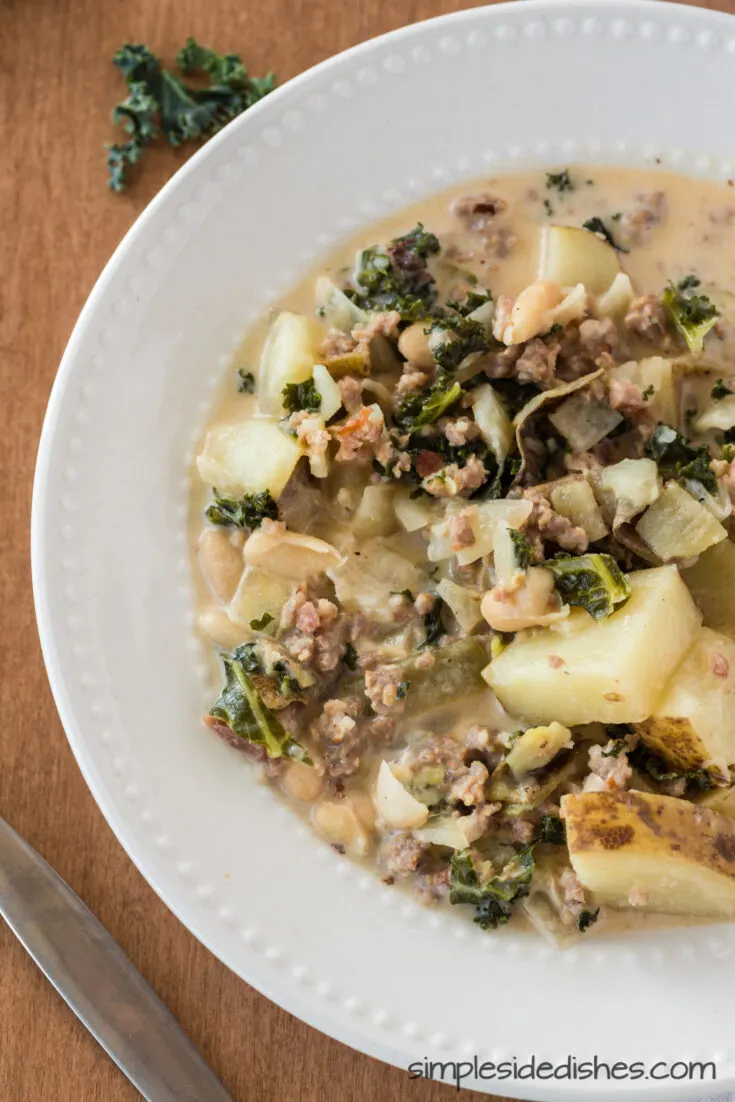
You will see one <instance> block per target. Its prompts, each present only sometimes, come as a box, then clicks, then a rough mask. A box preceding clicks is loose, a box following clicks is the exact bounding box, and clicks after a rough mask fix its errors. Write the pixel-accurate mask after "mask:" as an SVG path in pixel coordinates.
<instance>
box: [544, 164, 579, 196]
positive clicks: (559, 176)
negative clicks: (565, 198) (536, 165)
mask: <svg viewBox="0 0 735 1102" xmlns="http://www.w3.org/2000/svg"><path fill="white" fill-rule="evenodd" d="M546 186H547V188H548V189H549V191H551V189H552V188H554V189H555V190H556V191H558V192H559V193H560V194H561V193H562V192H565V191H574V184H573V182H572V179H571V177H570V175H569V169H568V168H564V169H562V171H561V172H547V173H546Z"/></svg>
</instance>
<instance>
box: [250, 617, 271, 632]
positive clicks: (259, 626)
mask: <svg viewBox="0 0 735 1102" xmlns="http://www.w3.org/2000/svg"><path fill="white" fill-rule="evenodd" d="M274 620H275V616H272V615H271V614H270V612H264V613H263V615H262V616H261V617H260V619H259V620H251V621H250V627H251V628H252V629H253V631H265V629H266V628H267V627H268V625H269V624H272V623H273V621H274Z"/></svg>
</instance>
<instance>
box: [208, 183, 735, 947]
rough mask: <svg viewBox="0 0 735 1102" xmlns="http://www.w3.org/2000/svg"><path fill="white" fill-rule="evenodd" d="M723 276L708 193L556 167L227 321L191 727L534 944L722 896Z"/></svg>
mask: <svg viewBox="0 0 735 1102" xmlns="http://www.w3.org/2000/svg"><path fill="white" fill-rule="evenodd" d="M734 293H735V189H732V188H731V187H729V186H725V185H722V186H720V185H715V184H712V183H705V182H702V181H695V180H688V179H683V178H680V177H677V176H673V175H668V174H664V173H662V172H641V171H633V170H630V171H629V170H625V171H623V170H617V169H616V170H612V169H609V170H605V169H600V168H594V169H591V168H590V169H587V168H583V167H576V168H575V167H572V168H569V169H563V170H556V171H553V172H549V173H538V172H533V173H526V174H524V175H518V176H513V177H510V176H509V177H499V178H496V179H492V180H482V181H478V182H476V183H474V184H472V185H470V186H466V185H465V186H463V187H460V188H456V189H454V190H453V191H451V192H447V193H445V194H443V195H441V196H438V197H436V198H433V199H431V200H429V201H427V202H424V203H422V204H420V205H418V206H416V207H415V208H413V209H411V210H409V211H405V212H403V213H402V214H401V215H399V216H396V217H393V218H391V219H390V220H388V221H386V222H385V223H384V224H382V225H380V226H377V227H373V228H372V229H371V230H370V231H369V232H365V233H363V234H361V235H360V237H359V239H355V240H353V241H351V242H349V243H348V244H346V245H345V246H344V247H343V248H341V249H340V250H339V251H338V252H337V253H336V254H335V255H334V256H333V257H332V258H331V259H330V261H329V262H328V263H327V264H326V265H325V266H324V267H323V269H321V270H320V271H319V272H318V273H314V275H313V276H312V277H310V278H309V279H308V280H306V281H305V282H304V283H303V284H302V285H301V286H300V287H298V288H296V289H295V290H294V292H293V293H292V294H291V295H289V296H288V297H287V298H286V299H284V300H283V301H282V302H281V303H279V304H278V306H277V307H274V309H273V310H272V312H271V314H270V315H269V317H268V318H267V319H264V321H263V323H262V324H261V325H259V326H257V327H256V329H255V330H254V331H253V332H252V333H251V334H250V335H249V336H248V338H247V339H246V341H245V343H244V345H243V348H242V351H241V353H240V354H239V355H238V357H237V358H236V362H235V363H234V364H233V368H232V371H231V373H230V375H229V376H228V379H227V385H226V389H225V391H224V392H223V393H222V395H221V398H220V400H219V404H218V406H217V408H216V410H215V412H214V416H213V418H212V420H211V423H210V425H209V427H208V430H207V432H206V435H205V437H204V439H203V441H202V445H201V450H200V454H199V456H198V459H197V474H196V487H195V490H194V493H193V495H192V513H193V516H194V518H195V523H196V531H197V540H196V542H197V557H198V571H199V572H200V581H201V584H200V591H201V605H200V616H199V625H200V629H201V631H202V632H203V633H204V634H205V635H206V636H207V638H209V639H210V640H211V641H212V643H213V644H214V646H215V647H216V648H218V649H219V658H220V668H221V675H222V685H221V692H220V695H219V698H218V699H213V700H212V706H211V709H210V712H209V714H208V715H207V716H206V717H205V723H206V724H207V725H208V727H209V728H210V729H211V731H212V732H214V733H215V734H216V735H218V736H220V737H221V738H223V739H225V740H226V741H227V742H228V743H229V744H230V745H231V746H233V747H234V748H235V749H237V750H240V751H242V752H244V753H246V754H249V755H250V756H251V757H252V758H253V759H254V760H255V761H256V762H258V763H259V767H260V768H261V769H262V771H263V773H264V775H265V777H267V778H268V779H269V780H270V781H272V783H273V784H274V785H277V786H279V787H280V788H281V789H282V791H283V792H284V793H285V794H286V795H287V796H288V797H289V798H290V799H291V800H293V801H294V803H295V804H298V805H299V806H300V807H301V808H302V809H306V810H308V813H309V816H310V820H311V822H312V824H313V827H314V829H315V831H316V832H317V833H318V834H319V835H320V836H321V837H322V838H324V839H326V840H327V841H329V842H330V843H331V844H332V845H333V846H334V847H335V849H336V850H338V851H339V852H340V853H344V854H346V855H350V856H353V857H359V858H361V859H363V860H369V861H371V862H373V863H374V865H375V868H376V869H377V871H378V873H379V875H380V876H381V877H382V878H383V879H384V881H385V882H386V883H388V884H393V883H396V882H398V881H402V882H404V883H405V884H406V885H407V886H409V887H410V888H411V889H413V890H414V891H415V892H416V893H417V894H418V895H419V897H420V898H421V899H422V900H423V901H425V902H426V903H437V902H438V901H441V900H447V901H448V903H449V904H455V905H459V906H461V907H463V908H465V909H466V910H467V911H468V912H469V913H471V914H472V916H473V918H474V920H475V921H476V922H477V923H479V925H480V926H481V927H483V928H485V929H496V928H497V927H498V926H500V925H504V924H505V923H507V922H508V921H509V920H512V921H513V922H514V923H516V922H519V921H521V922H522V921H524V920H525V922H526V923H528V922H530V923H531V924H532V925H533V926H534V927H536V928H537V929H538V930H540V931H541V932H543V933H544V934H546V935H548V936H549V937H551V938H553V939H554V940H556V941H557V942H558V943H562V944H563V943H566V942H568V941H569V940H572V939H574V938H576V937H578V936H579V935H580V934H585V936H589V935H588V934H587V933H586V931H596V930H599V929H602V928H604V926H605V925H606V924H608V923H609V921H610V920H609V919H608V918H607V917H606V916H607V915H608V914H609V913H610V912H613V911H621V910H623V911H628V912H631V913H633V912H642V913H656V914H668V915H674V916H677V919H678V920H699V921H701V920H705V919H717V918H719V919H727V918H732V917H735V790H734V789H733V788H731V782H732V780H733V777H732V775H731V767H732V766H733V764H735V707H734V706H733V705H734V697H733V693H734V689H735V544H734V543H733V542H732V538H731V537H732V533H733V527H732V520H731V516H732V510H733V507H732V497H733V495H735V327H734V324H733V323H735V299H734V298H733V294H734ZM601 918H602V919H603V921H600V919H601Z"/></svg>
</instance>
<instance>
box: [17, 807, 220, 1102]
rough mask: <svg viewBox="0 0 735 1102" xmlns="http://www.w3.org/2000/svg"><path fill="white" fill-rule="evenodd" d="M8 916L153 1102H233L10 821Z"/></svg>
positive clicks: (160, 1005) (36, 957)
mask: <svg viewBox="0 0 735 1102" xmlns="http://www.w3.org/2000/svg"><path fill="white" fill-rule="evenodd" d="M0 915H2V917H3V918H4V919H5V921H6V922H7V924H8V926H9V927H10V929H11V930H12V931H13V933H14V934H15V935H16V937H17V938H18V939H19V941H20V942H21V943H22V944H23V945H24V946H25V948H26V949H27V950H28V952H29V953H30V955H31V956H32V957H33V959H34V960H35V962H36V964H37V965H38V966H39V968H40V969H41V971H42V972H43V973H44V975H45V976H46V977H47V978H48V979H49V980H50V981H51V983H52V984H53V985H54V987H55V988H56V990H57V991H58V992H59V994H60V995H61V997H62V998H63V999H65V1000H66V1002H67V1003H68V1004H69V1006H70V1007H71V1009H72V1010H73V1011H74V1013H75V1014H76V1015H77V1017H78V1018H79V1019H80V1020H81V1021H82V1022H83V1024H84V1025H85V1026H86V1027H87V1029H88V1030H89V1032H90V1033H91V1034H92V1036H93V1037H95V1038H96V1039H97V1040H98V1041H99V1043H100V1044H101V1045H102V1047H103V1049H104V1050H105V1052H107V1053H108V1055H109V1056H111V1057H112V1059H113V1060H114V1061H115V1063H116V1064H117V1065H118V1067H119V1068H120V1069H121V1071H123V1072H124V1073H125V1075H127V1077H128V1079H129V1080H130V1082H131V1083H133V1085H134V1086H135V1087H137V1088H138V1090H139V1091H140V1093H141V1094H142V1095H143V1097H144V1098H145V1099H147V1100H148V1102H232V1097H231V1096H230V1095H229V1094H228V1093H227V1091H226V1090H225V1088H224V1087H223V1086H222V1084H221V1083H220V1081H219V1079H217V1077H216V1076H215V1074H214V1072H213V1071H212V1069H211V1068H210V1067H209V1066H208V1064H206V1063H205V1061H204V1059H203V1057H202V1056H201V1055H200V1053H199V1052H198V1051H197V1049H196V1048H195V1047H194V1045H193V1044H192V1043H191V1041H190V1040H189V1038H188V1037H187V1036H186V1034H185V1033H184V1031H183V1030H182V1029H181V1026H180V1025H179V1024H178V1022H177V1021H176V1019H175V1018H174V1016H173V1015H172V1014H171V1012H170V1011H169V1010H167V1009H166V1007H165V1006H164V1004H163V1003H162V1002H161V1000H160V999H159V998H158V996H157V995H156V994H155V992H154V991H153V989H152V988H151V987H149V986H148V984H147V983H146V981H145V980H144V979H143V977H142V976H141V974H140V972H138V970H137V969H136V968H135V967H134V966H133V964H132V963H131V962H130V960H129V959H128V958H127V957H126V956H125V954H124V953H123V951H122V949H121V948H120V946H119V945H118V944H117V942H116V941H114V939H113V938H112V937H111V936H110V935H109V934H108V933H107V930H105V928H104V926H102V925H101V924H100V923H99V922H98V921H97V919H96V918H95V917H94V915H93V914H92V912H91V911H89V910H88V909H87V907H85V905H84V904H83V903H82V901H81V899H80V898H79V896H77V895H75V893H74V892H73V891H72V890H71V888H70V887H69V885H68V884H67V883H65V881H64V880H62V879H61V877H60V876H59V875H58V873H56V872H54V870H53V869H52V868H51V866H50V865H49V864H47V862H46V861H44V859H43V858H42V857H41V856H40V854H38V853H36V851H35V850H34V849H33V848H32V847H31V846H29V845H28V843H27V842H25V841H24V840H23V839H22V838H21V837H20V835H19V834H16V832H15V831H14V830H13V828H12V827H11V826H9V825H8V823H6V822H5V820H4V819H3V818H2V817H0Z"/></svg>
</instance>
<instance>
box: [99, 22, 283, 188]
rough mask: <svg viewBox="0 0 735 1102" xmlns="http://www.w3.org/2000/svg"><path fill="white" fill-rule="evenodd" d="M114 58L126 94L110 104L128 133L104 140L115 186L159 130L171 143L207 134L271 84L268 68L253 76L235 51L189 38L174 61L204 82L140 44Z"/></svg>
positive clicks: (122, 182)
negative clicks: (188, 79)
mask: <svg viewBox="0 0 735 1102" xmlns="http://www.w3.org/2000/svg"><path fill="white" fill-rule="evenodd" d="M113 61H114V64H115V65H116V66H117V67H118V69H119V70H120V72H121V73H122V75H123V76H124V78H125V82H126V84H127V86H128V95H127V97H126V98H125V99H124V100H123V101H122V102H121V103H119V104H118V105H117V106H116V107H115V108H114V109H113V112H112V121H113V122H114V123H115V124H116V125H119V126H122V127H123V129H124V130H125V131H126V132H127V134H128V135H129V138H128V140H127V141H126V142H123V143H119V144H114V145H110V146H108V150H107V167H108V170H109V173H110V178H109V184H110V187H111V188H112V190H113V191H123V190H124V188H125V185H126V183H127V176H128V170H129V169H130V168H131V167H132V166H133V165H135V164H137V162H138V161H139V160H140V157H141V155H142V153H143V151H144V150H145V148H146V147H147V146H148V145H149V144H150V142H151V141H153V139H154V138H156V137H157V136H158V135H159V134H160V135H162V136H163V137H164V138H165V139H166V141H168V142H169V144H170V145H173V146H177V145H181V143H182V142H186V141H194V140H197V139H201V140H206V139H207V138H209V137H211V136H212V135H213V134H216V133H217V131H218V130H221V129H222V127H223V126H224V125H225V123H227V122H229V121H230V119H234V118H235V116H236V115H240V114H242V112H243V111H245V110H247V108H248V107H251V106H252V105H253V104H254V103H256V102H257V101H258V100H259V99H262V98H263V96H265V95H267V94H268V92H271V91H272V90H273V88H274V87H275V77H274V76H273V74H272V73H268V74H267V75H266V76H265V77H251V76H250V75H249V74H248V71H247V69H246V68H245V66H244V65H243V63H242V59H241V58H240V57H239V56H238V55H237V54H218V53H217V52H216V50H212V49H210V48H209V47H207V46H200V45H199V43H198V42H196V40H195V39H193V38H189V39H188V40H187V42H186V45H185V46H184V47H183V48H182V49H181V50H180V51H179V54H178V57H177V63H178V66H179V69H180V70H181V72H182V73H184V74H185V75H187V76H188V75H194V76H206V77H208V78H209V83H208V84H206V85H205V84H202V85H189V84H184V82H183V81H182V80H181V78H180V77H178V76H177V75H176V74H175V73H172V72H170V71H169V70H168V69H165V68H164V67H163V65H162V63H161V60H160V58H158V57H156V55H155V54H154V53H152V52H151V51H150V50H149V49H148V47H147V46H144V45H134V44H131V43H128V42H126V43H125V44H124V45H123V46H121V47H120V49H119V50H118V51H117V53H116V54H115V57H114V58H113Z"/></svg>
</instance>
